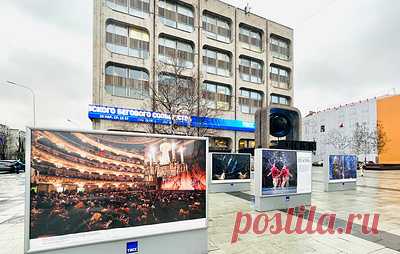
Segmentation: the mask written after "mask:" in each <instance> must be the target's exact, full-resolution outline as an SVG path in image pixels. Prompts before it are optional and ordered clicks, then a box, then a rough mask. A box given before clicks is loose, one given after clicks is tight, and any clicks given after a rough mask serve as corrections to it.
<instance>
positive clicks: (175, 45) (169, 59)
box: [158, 37, 194, 68]
mask: <svg viewBox="0 0 400 254" xmlns="http://www.w3.org/2000/svg"><path fill="white" fill-rule="evenodd" d="M158 54H159V59H160V62H163V63H167V64H173V65H178V66H181V67H185V68H193V63H194V52H193V47H192V45H190V44H189V43H185V42H181V41H177V40H174V39H169V38H163V37H161V38H160V40H159V45H158Z"/></svg>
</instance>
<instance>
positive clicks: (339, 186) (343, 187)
mask: <svg viewBox="0 0 400 254" xmlns="http://www.w3.org/2000/svg"><path fill="white" fill-rule="evenodd" d="M323 170H324V179H325V188H324V190H325V192H334V191H347V190H355V189H357V181H356V180H354V181H343V182H329V158H327V159H325V160H324V167H323Z"/></svg>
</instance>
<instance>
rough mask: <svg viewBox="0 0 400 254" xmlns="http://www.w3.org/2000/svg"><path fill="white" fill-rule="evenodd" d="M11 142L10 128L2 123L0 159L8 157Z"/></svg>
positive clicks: (0, 126)
mask: <svg viewBox="0 0 400 254" xmlns="http://www.w3.org/2000/svg"><path fill="white" fill-rule="evenodd" d="M10 142H11V133H10V129H9V128H8V127H7V126H5V125H0V160H6V159H8V158H7V157H8V155H9V152H10V151H9V150H10Z"/></svg>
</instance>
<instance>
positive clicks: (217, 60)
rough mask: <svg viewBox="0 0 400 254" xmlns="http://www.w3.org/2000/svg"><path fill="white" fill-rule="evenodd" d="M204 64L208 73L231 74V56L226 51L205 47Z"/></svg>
mask: <svg viewBox="0 0 400 254" xmlns="http://www.w3.org/2000/svg"><path fill="white" fill-rule="evenodd" d="M203 64H204V67H205V68H206V71H207V73H212V74H217V75H220V76H225V77H229V76H230V75H231V58H230V56H229V55H228V54H226V53H222V52H218V51H215V50H211V49H203Z"/></svg>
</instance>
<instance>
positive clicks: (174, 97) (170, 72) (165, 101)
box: [144, 58, 221, 136]
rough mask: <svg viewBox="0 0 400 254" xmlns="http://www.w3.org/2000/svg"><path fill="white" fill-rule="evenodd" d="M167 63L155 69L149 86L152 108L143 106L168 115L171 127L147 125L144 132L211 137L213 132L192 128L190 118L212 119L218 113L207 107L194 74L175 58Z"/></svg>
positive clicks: (218, 112) (216, 110)
mask: <svg viewBox="0 0 400 254" xmlns="http://www.w3.org/2000/svg"><path fill="white" fill-rule="evenodd" d="M168 62H169V63H168V64H166V63H159V64H158V65H157V66H156V73H157V78H156V79H157V81H154V82H155V83H154V84H153V85H150V89H151V96H152V99H153V100H152V105H144V107H145V108H153V111H156V112H161V113H166V114H168V115H170V116H171V124H169V125H159V124H157V125H153V126H150V125H149V126H147V132H150V133H153V132H154V133H163V134H170V135H187V136H208V135H212V133H214V130H211V129H208V128H197V127H193V126H191V124H190V122H191V121H190V120H191V116H198V117H199V118H200V119H201V118H203V117H208V118H213V117H217V116H218V115H220V113H221V111H220V110H218V109H215V108H210V107H209V105H208V103H207V99H206V98H207V97H205V96H204V93H203V92H202V90H203V89H201V85H200V84H199V83H198V78H199V77H198V76H197V74H196V73H194V72H193V71H190V70H189V69H186V68H184V67H183V66H182V65H180V64H179V61H178V59H177V58H174V59H171V60H170V61H168ZM181 118H184V119H185V120H186V121H187V122H188V126H181V125H182V121H179V119H181Z"/></svg>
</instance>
